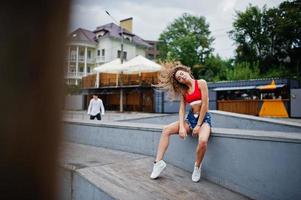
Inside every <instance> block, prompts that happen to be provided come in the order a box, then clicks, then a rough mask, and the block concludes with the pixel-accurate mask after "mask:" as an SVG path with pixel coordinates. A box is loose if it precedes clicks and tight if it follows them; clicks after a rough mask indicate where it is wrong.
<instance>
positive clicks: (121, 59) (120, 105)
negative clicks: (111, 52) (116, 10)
mask: <svg viewBox="0 0 301 200" xmlns="http://www.w3.org/2000/svg"><path fill="white" fill-rule="evenodd" d="M106 13H107V15H108V16H109V17H111V19H112V20H113V21H114V22H115V23H116V24H118V25H119V27H120V32H121V48H120V62H121V64H122V63H123V29H122V27H121V24H120V22H117V21H116V20H115V18H114V17H112V16H111V15H110V13H109V12H108V11H106ZM121 75H122V71H121ZM122 85H123V83H122V76H120V102H119V111H120V112H123V89H122Z"/></svg>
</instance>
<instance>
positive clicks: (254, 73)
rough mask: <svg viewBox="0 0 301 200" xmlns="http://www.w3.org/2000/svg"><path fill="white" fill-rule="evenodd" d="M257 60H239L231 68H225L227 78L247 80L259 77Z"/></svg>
mask: <svg viewBox="0 0 301 200" xmlns="http://www.w3.org/2000/svg"><path fill="white" fill-rule="evenodd" d="M259 74H260V72H259V68H258V62H257V63H256V62H255V63H253V66H252V64H251V63H249V62H241V63H239V64H237V65H235V66H234V68H233V69H227V73H226V76H227V80H247V79H254V78H258V77H259Z"/></svg>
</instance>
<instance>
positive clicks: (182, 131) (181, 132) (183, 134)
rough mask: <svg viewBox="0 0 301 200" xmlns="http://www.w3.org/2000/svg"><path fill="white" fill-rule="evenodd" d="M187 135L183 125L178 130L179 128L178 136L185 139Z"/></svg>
mask: <svg viewBox="0 0 301 200" xmlns="http://www.w3.org/2000/svg"><path fill="white" fill-rule="evenodd" d="M186 136H187V131H186V129H185V128H184V127H180V130H179V137H180V138H181V139H185V137H186Z"/></svg>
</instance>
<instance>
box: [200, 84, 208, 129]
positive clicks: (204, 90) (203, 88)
mask: <svg viewBox="0 0 301 200" xmlns="http://www.w3.org/2000/svg"><path fill="white" fill-rule="evenodd" d="M198 84H199V88H200V90H201V93H202V105H201V109H200V114H199V119H198V123H197V126H200V125H202V122H203V119H204V117H205V114H206V112H207V111H208V104H209V97H208V87H207V82H206V81H205V80H203V79H202V80H198Z"/></svg>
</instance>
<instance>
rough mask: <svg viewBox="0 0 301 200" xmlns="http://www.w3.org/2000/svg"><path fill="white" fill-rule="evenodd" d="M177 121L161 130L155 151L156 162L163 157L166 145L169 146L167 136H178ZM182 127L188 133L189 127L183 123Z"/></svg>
mask: <svg viewBox="0 0 301 200" xmlns="http://www.w3.org/2000/svg"><path fill="white" fill-rule="evenodd" d="M179 124H180V123H179V121H176V122H173V123H171V124H169V125H167V126H165V127H164V128H163V131H162V134H161V138H160V142H159V145H158V150H157V156H156V161H159V160H162V159H163V156H164V154H165V152H166V150H167V147H168V144H169V136H171V135H173V134H178V133H179ZM184 127H185V129H186V131H187V133H188V131H189V126H188V124H187V123H186V122H185V123H184Z"/></svg>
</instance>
